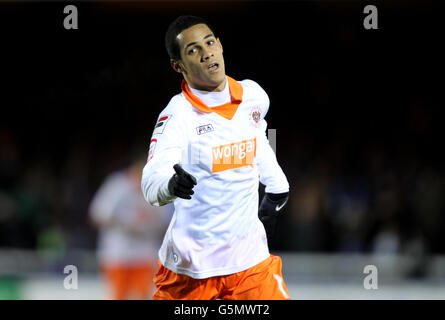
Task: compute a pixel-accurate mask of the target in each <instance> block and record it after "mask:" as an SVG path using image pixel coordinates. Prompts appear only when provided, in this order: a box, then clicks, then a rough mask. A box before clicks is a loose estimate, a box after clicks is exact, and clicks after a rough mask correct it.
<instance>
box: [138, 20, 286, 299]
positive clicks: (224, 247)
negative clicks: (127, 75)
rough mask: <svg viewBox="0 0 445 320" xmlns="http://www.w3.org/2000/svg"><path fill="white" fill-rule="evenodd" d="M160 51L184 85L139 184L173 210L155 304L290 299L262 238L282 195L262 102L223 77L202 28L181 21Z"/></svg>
mask: <svg viewBox="0 0 445 320" xmlns="http://www.w3.org/2000/svg"><path fill="white" fill-rule="evenodd" d="M165 42H166V47H167V51H168V54H169V56H170V58H171V59H170V63H171V66H172V68H173V69H174V70H175V71H176V72H178V73H181V74H182V75H183V77H184V80H183V81H182V86H181V89H182V92H181V93H180V94H177V95H176V96H174V97H173V98H172V99H171V100H170V102H169V104H168V105H167V107H166V108H165V109H164V110H163V111H162V112H161V113H160V115H159V118H158V121H157V123H156V125H155V129H154V131H153V136H152V139H151V142H150V147H149V155H148V162H147V164H146V165H145V167H144V170H143V177H142V184H141V186H142V191H143V194H144V196H145V199H146V200H147V201H148V202H149V203H151V204H152V205H155V206H162V205H165V204H167V203H169V202H172V201H173V202H174V205H175V213H174V216H173V218H172V220H171V222H170V225H169V227H168V230H167V232H166V235H165V237H164V241H163V244H162V246H161V249H160V251H159V259H160V269H159V271H158V272H157V274H156V275H155V278H154V282H155V286H156V289H157V290H156V292H155V294H154V299H205V300H207V299H243V300H251V299H267V300H271V299H289V293H288V291H287V289H286V286H285V284H284V281H283V278H282V274H281V259H280V258H279V257H277V256H273V255H270V253H269V250H268V246H267V238H266V232H265V227H266V229H267V230H268V232H273V229H274V222H275V217H276V216H277V215H278V214H279V212H280V211H281V210H282V208H283V206H284V205H285V204H286V202H287V198H288V192H289V184H288V182H287V179H286V177H285V175H284V173H283V171H282V170H281V168H280V166H279V165H278V163H277V160H276V157H275V154H274V152H273V150H272V148H271V147H270V145H269V143H268V140H267V138H266V135H265V130H266V127H267V124H266V121H265V120H264V116H265V115H266V113H267V111H268V108H269V98H268V96H267V94H266V93H265V92H264V90H263V89H262V88H261V87H260V86H259V85H258V84H257V83H255V82H254V81H252V80H243V81H239V82H238V81H236V80H234V79H232V78H231V77H228V76H226V74H225V66H224V58H223V48H222V45H221V42H220V40H219V38H217V37H216V36H215V34H214V32H213V31H212V28H211V27H210V26H209V24H208V23H207V22H206V21H204V20H203V19H201V18H198V17H194V16H180V17H179V18H177V19H176V20H175V21H174V22H173V23H172V24H171V25H170V27H169V28H168V30H167V33H166V36H165ZM259 182H261V183H263V184H264V185H265V186H266V195H265V197H264V199H263V201H262V203H261V206H260V209H259V210H258V187H259ZM259 218H260V219H261V220H260V219H259ZM261 221H263V223H264V225H263V223H262V222H261Z"/></svg>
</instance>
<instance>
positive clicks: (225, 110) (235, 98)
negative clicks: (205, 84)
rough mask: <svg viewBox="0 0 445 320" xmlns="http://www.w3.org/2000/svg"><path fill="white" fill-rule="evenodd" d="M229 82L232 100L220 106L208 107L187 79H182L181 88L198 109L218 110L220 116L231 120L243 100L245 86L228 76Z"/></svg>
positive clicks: (205, 110) (203, 110)
mask: <svg viewBox="0 0 445 320" xmlns="http://www.w3.org/2000/svg"><path fill="white" fill-rule="evenodd" d="M226 77H227V80H228V84H229V90H230V96H231V101H230V102H228V103H225V104H222V105H220V106H216V107H212V108H210V107H208V106H207V105H206V104H205V103H204V102H202V100H201V99H199V98H198V97H197V96H195V95H194V94H193V93H192V92H191V91H190V88H189V86H188V84H187V82H186V81H185V80H182V83H181V89H182V93H183V94H184V96H185V97H186V99H187V100H188V101H189V102H190V103H191V104H192V105H193V106H194V107H195V108H196V109H198V110H200V111H202V112H207V113H209V112H216V113H217V114H219V115H220V116H222V117H224V118H226V119H227V120H231V119H232V118H233V116H234V115H235V113H236V110H237V109H238V106H239V105H240V104H241V102H242V101H243V87H242V86H241V84H239V83H238V82H237V81H236V80H234V79H232V78H230V77H229V76H226Z"/></svg>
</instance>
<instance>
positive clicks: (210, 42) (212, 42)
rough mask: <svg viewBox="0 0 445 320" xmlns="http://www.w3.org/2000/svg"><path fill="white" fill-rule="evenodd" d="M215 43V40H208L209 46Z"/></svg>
mask: <svg viewBox="0 0 445 320" xmlns="http://www.w3.org/2000/svg"><path fill="white" fill-rule="evenodd" d="M214 43H215V41H214V40H210V41H208V42H207V44H208V45H209V46H211V45H213V44H214Z"/></svg>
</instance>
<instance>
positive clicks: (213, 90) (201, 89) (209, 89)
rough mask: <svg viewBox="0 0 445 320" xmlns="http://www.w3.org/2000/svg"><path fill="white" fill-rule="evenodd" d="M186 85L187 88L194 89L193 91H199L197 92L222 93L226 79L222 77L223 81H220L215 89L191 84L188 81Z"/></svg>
mask: <svg viewBox="0 0 445 320" xmlns="http://www.w3.org/2000/svg"><path fill="white" fill-rule="evenodd" d="M185 80H186V81H187V79H185ZM187 84H188V86H189V88H191V89H195V90H199V91H207V92H221V91H223V90H224V89H225V88H226V84H227V78H226V77H224V80H223V81H221V83H220V84H218V85H217V86H215V87H213V86H200V85H197V84H194V83H191V82H190V81H187Z"/></svg>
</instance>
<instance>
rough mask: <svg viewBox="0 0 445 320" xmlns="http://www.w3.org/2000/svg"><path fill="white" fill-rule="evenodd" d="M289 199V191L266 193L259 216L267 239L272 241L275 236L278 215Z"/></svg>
mask: <svg viewBox="0 0 445 320" xmlns="http://www.w3.org/2000/svg"><path fill="white" fill-rule="evenodd" d="M288 199H289V192H285V193H266V194H265V195H264V198H263V201H261V205H260V208H259V209H258V217H259V218H260V220H261V222H262V223H263V224H264V228H265V229H266V235H267V239H268V240H269V241H271V240H272V239H273V237H274V236H275V229H276V224H277V216H278V215H279V213H280V212H281V211H282V210H283V208H284V206H285V205H286V203H287V200H288Z"/></svg>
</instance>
